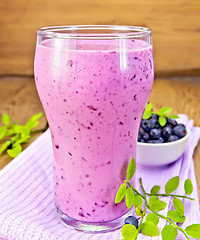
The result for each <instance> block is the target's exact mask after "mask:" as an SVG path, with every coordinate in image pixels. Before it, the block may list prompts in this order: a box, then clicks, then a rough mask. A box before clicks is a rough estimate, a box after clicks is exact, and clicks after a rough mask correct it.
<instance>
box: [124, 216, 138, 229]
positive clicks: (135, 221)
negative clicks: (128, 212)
mask: <svg viewBox="0 0 200 240" xmlns="http://www.w3.org/2000/svg"><path fill="white" fill-rule="evenodd" d="M124 223H125V224H131V225H134V226H135V227H136V228H138V219H137V218H136V217H134V216H129V217H127V218H126V219H125V221H124Z"/></svg>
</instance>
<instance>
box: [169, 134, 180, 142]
mask: <svg viewBox="0 0 200 240" xmlns="http://www.w3.org/2000/svg"><path fill="white" fill-rule="evenodd" d="M178 139H179V138H178V137H177V136H176V135H171V136H169V137H168V139H167V141H168V142H173V141H177V140H178Z"/></svg>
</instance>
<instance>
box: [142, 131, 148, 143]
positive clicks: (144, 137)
mask: <svg viewBox="0 0 200 240" xmlns="http://www.w3.org/2000/svg"><path fill="white" fill-rule="evenodd" d="M142 138H143V139H144V140H145V141H148V140H149V134H148V133H147V132H145V133H144V134H143V136H142Z"/></svg>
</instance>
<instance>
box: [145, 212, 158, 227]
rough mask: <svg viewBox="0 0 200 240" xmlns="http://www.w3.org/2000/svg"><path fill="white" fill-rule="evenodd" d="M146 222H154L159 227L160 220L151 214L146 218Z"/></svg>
mask: <svg viewBox="0 0 200 240" xmlns="http://www.w3.org/2000/svg"><path fill="white" fill-rule="evenodd" d="M146 222H152V223H154V224H155V225H157V224H158V223H159V218H158V217H157V216H156V215H155V214H154V213H149V214H148V215H147V216H146Z"/></svg>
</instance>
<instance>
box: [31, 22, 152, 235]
mask: <svg viewBox="0 0 200 240" xmlns="http://www.w3.org/2000/svg"><path fill="white" fill-rule="evenodd" d="M34 70H35V82H36V86H37V91H38V94H39V97H40V100H41V102H42V105H43V108H44V110H45V113H46V116H47V119H48V123H49V127H50V131H51V137H52V143H53V152H54V163H53V169H54V193H55V194H54V196H55V204H56V208H57V211H58V214H59V216H60V218H61V219H62V221H63V222H64V223H66V224H67V225H68V226H71V227H74V228H76V229H79V230H83V231H89V232H101V231H102V232H103V231H109V230H113V229H116V228H118V227H120V226H121V225H122V224H123V219H124V218H125V216H127V213H128V212H129V211H130V210H129V209H127V208H126V204H125V202H124V201H122V202H121V203H119V204H115V202H114V200H115V195H116V192H117V190H118V188H119V186H120V185H121V183H122V182H123V181H124V179H125V178H126V170H127V166H128V163H129V161H130V159H131V158H132V157H135V155H136V142H137V135H138V129H139V125H140V121H141V116H142V113H143V110H144V108H145V105H146V103H147V101H148V98H149V95H150V92H151V89H152V85H153V78H154V61H153V51H152V44H151V31H150V30H149V29H147V28H139V27H126V26H65V27H52V28H43V29H40V30H38V38H37V45H36V53H35V66H34Z"/></svg>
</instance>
